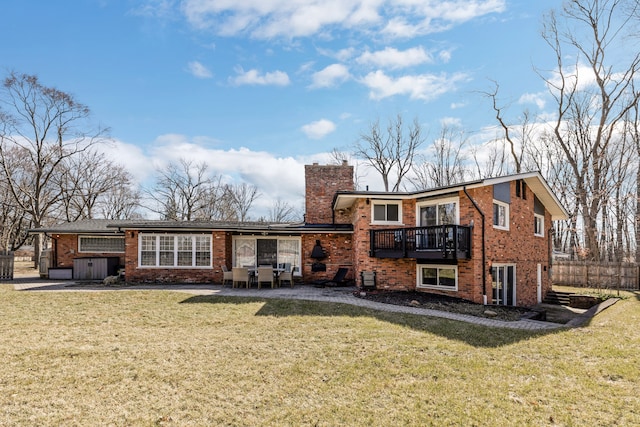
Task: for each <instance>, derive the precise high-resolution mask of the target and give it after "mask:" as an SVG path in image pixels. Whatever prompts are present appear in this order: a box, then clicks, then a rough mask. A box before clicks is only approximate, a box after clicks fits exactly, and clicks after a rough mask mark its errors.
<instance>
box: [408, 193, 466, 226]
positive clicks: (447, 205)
mask: <svg viewBox="0 0 640 427" xmlns="http://www.w3.org/2000/svg"><path fill="white" fill-rule="evenodd" d="M459 202H460V200H459V198H458V197H450V198H446V199H439V200H433V201H428V202H421V203H417V204H416V211H417V212H416V219H417V221H418V224H417V225H418V226H419V227H427V226H431V225H444V224H459V223H460V211H459V206H460V204H459Z"/></svg>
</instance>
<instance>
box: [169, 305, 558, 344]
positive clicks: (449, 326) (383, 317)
mask: <svg viewBox="0 0 640 427" xmlns="http://www.w3.org/2000/svg"><path fill="white" fill-rule="evenodd" d="M256 302H259V303H261V304H262V305H261V307H260V309H259V310H258V311H257V312H256V313H255V315H256V316H272V317H288V316H316V317H351V318H354V319H364V318H373V319H376V320H379V321H382V322H388V323H392V324H395V325H400V326H403V327H407V328H411V329H414V330H418V331H420V332H425V333H431V334H435V335H439V336H442V337H445V338H447V339H451V340H457V341H461V342H464V343H466V344H469V345H471V346H474V347H486V348H492V347H502V346H505V345H510V344H514V343H516V342H519V341H523V340H528V339H530V338H532V337H537V336H542V335H549V334H556V333H562V332H563V331H564V329H554V330H543V331H526V330H519V329H510V328H494V327H488V326H482V325H476V324H472V323H466V322H462V321H457V320H450V319H444V318H438V317H430V316H426V315H425V316H422V315H416V314H406V313H394V312H387V311H380V310H375V309H370V308H365V307H359V306H353V305H349V304H343V303H333V302H321V301H305V300H295V299H271V298H251V297H248V298H247V297H228V296H211V295H206V296H204V295H197V296H193V297H190V298H187V299H186V300H184V301H182V302H181V304H238V305H242V304H250V303H256ZM354 325H355V326H356V327H357V322H356V323H354Z"/></svg>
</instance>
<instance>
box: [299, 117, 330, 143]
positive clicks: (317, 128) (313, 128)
mask: <svg viewBox="0 0 640 427" xmlns="http://www.w3.org/2000/svg"><path fill="white" fill-rule="evenodd" d="M335 130H336V125H335V123H333V122H332V121H331V120H327V119H321V120H317V121H315V122H311V123H309V124H306V125H304V126H302V131H303V132H304V133H305V134H306V135H307V137H309V138H311V139H321V138H324V137H325V136H327V135H328V134H330V133H331V132H333V131H335Z"/></svg>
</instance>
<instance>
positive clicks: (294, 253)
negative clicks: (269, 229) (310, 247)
mask: <svg viewBox="0 0 640 427" xmlns="http://www.w3.org/2000/svg"><path fill="white" fill-rule="evenodd" d="M300 247H301V241H300V238H299V237H258V236H237V237H234V239H233V265H234V266H235V267H256V266H259V265H271V266H273V267H282V268H291V271H293V272H294V273H299V272H300V262H301V260H300Z"/></svg>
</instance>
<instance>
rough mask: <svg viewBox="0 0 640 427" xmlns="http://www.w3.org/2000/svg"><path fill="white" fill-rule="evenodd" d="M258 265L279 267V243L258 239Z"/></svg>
mask: <svg viewBox="0 0 640 427" xmlns="http://www.w3.org/2000/svg"><path fill="white" fill-rule="evenodd" d="M257 255H258V265H270V266H273V267H277V266H278V241H277V240H276V239H258V253H257Z"/></svg>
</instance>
